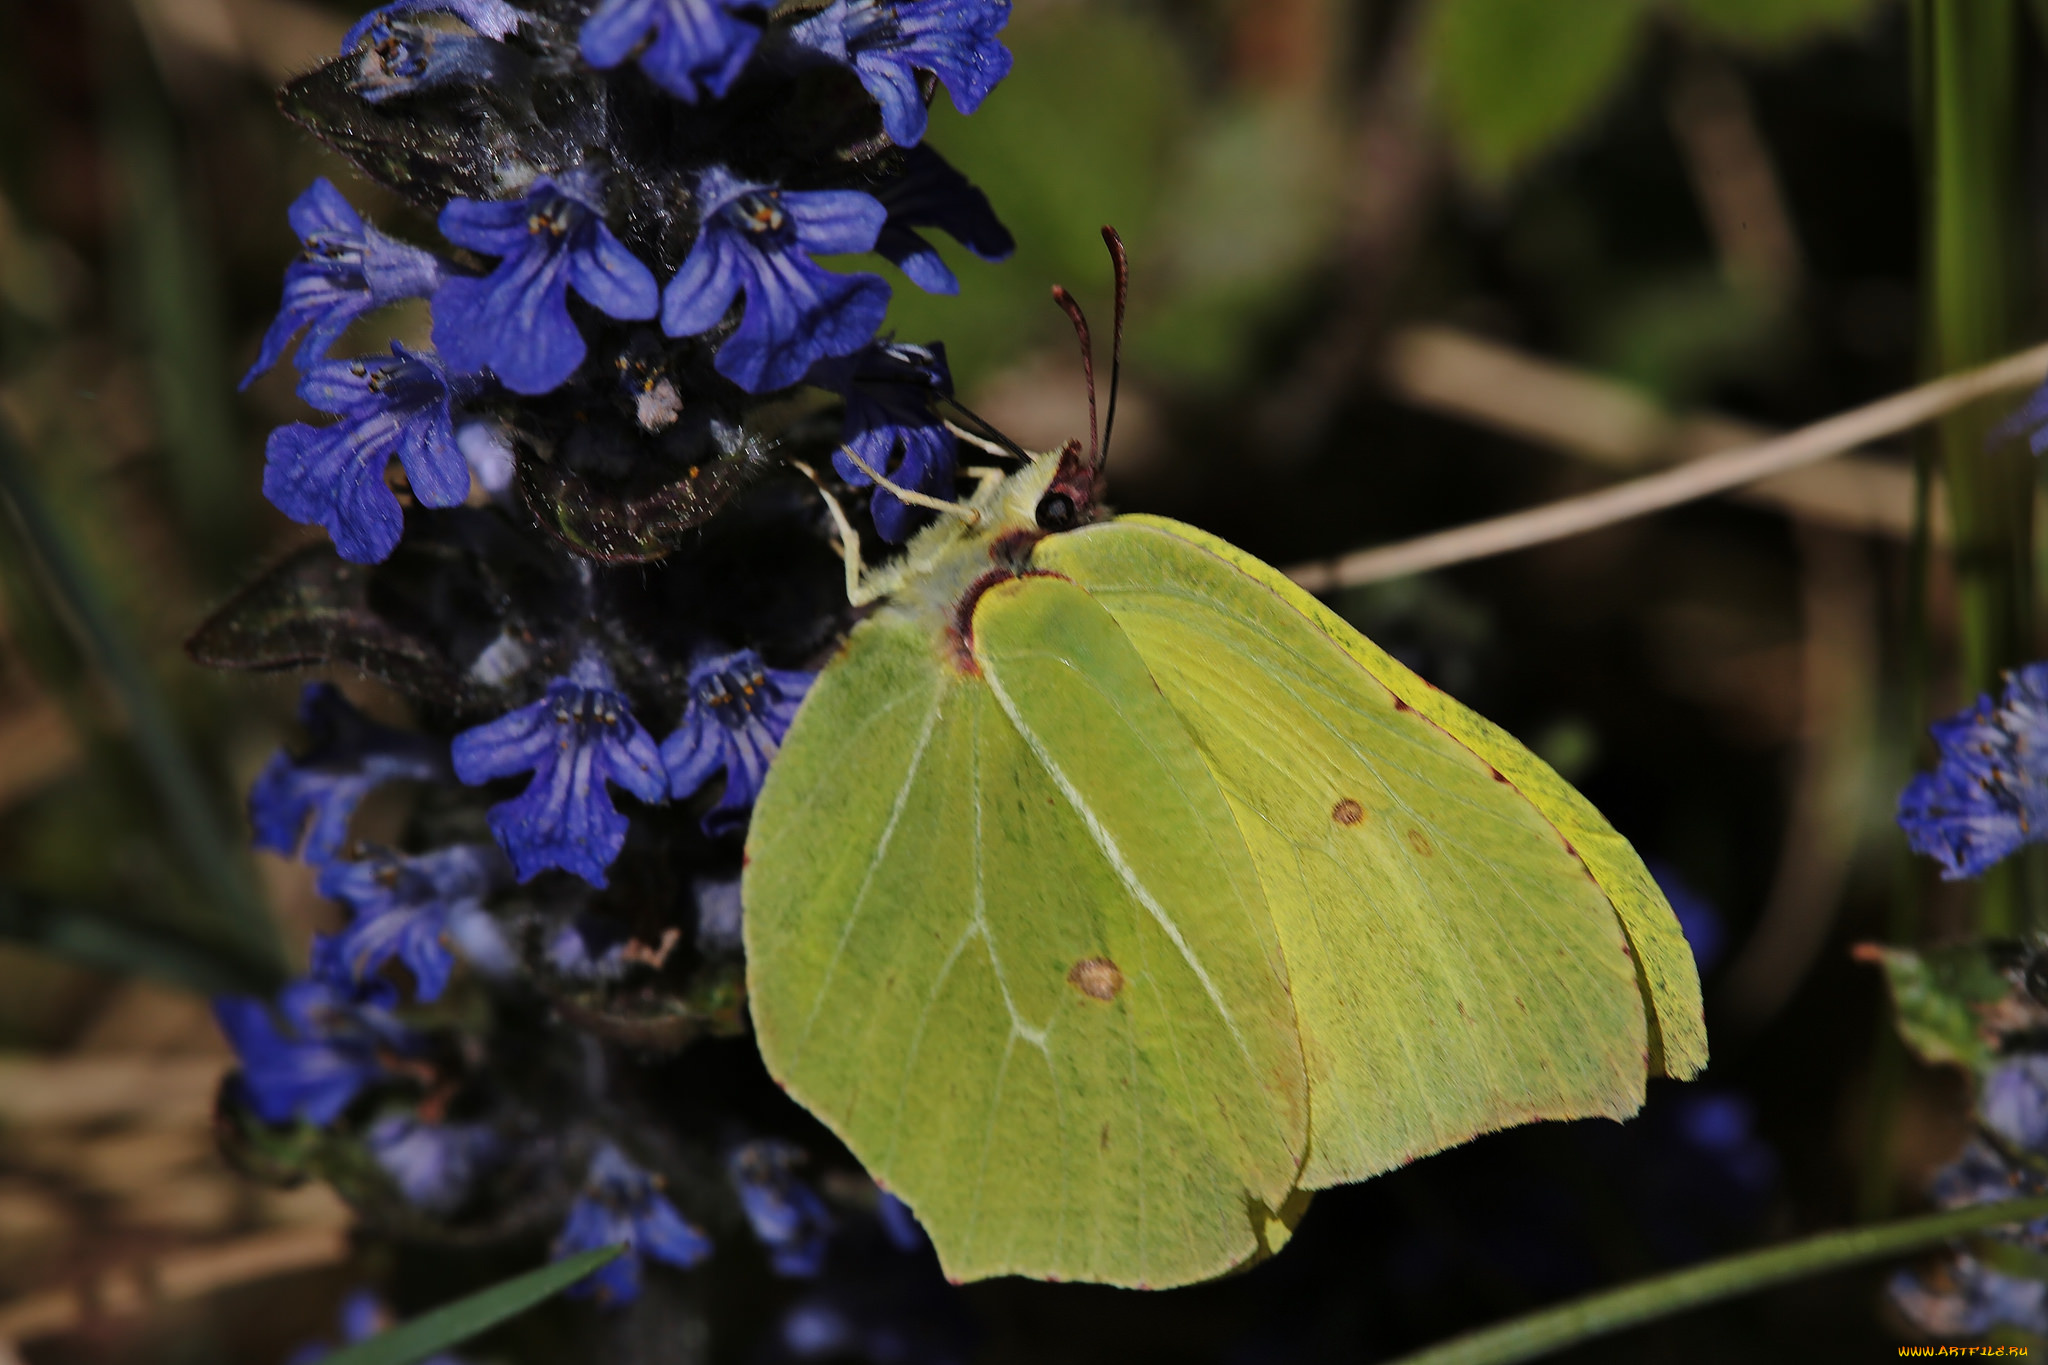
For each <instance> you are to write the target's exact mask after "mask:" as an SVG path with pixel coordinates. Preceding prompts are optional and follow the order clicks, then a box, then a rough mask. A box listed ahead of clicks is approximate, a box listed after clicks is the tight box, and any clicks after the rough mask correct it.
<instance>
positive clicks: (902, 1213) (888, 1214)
mask: <svg viewBox="0 0 2048 1365" xmlns="http://www.w3.org/2000/svg"><path fill="white" fill-rule="evenodd" d="M875 1217H876V1219H877V1220H879V1221H880V1223H881V1225H882V1235H883V1236H885V1237H887V1238H888V1239H889V1245H890V1246H893V1247H895V1248H896V1249H897V1250H898V1251H901V1252H905V1253H909V1252H913V1251H918V1250H921V1249H922V1248H923V1247H925V1246H926V1245H927V1244H928V1241H929V1239H927V1238H926V1237H925V1235H924V1228H923V1227H922V1226H921V1225H920V1224H919V1223H918V1221H917V1215H916V1214H914V1213H912V1212H911V1211H910V1205H908V1204H906V1203H904V1202H903V1201H902V1200H901V1199H898V1198H897V1197H896V1196H895V1195H894V1194H892V1193H890V1192H889V1191H888V1190H883V1191H881V1197H880V1198H879V1199H878V1200H876V1201H875Z"/></svg>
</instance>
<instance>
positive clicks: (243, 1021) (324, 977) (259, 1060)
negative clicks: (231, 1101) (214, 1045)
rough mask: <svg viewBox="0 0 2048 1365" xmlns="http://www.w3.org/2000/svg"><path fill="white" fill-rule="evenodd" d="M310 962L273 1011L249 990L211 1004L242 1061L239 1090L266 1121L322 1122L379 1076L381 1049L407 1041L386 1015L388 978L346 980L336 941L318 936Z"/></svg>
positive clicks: (381, 1076) (391, 995) (329, 1120)
mask: <svg viewBox="0 0 2048 1365" xmlns="http://www.w3.org/2000/svg"><path fill="white" fill-rule="evenodd" d="M313 967H314V970H313V974H312V975H311V976H308V977H305V978H303V979H301V980H298V981H294V982H292V983H291V984H289V985H287V986H286V987H285V988H284V989H283V990H282V991H280V992H278V998H277V1007H276V1009H274V1010H273V1009H272V1008H271V1006H270V1005H269V1004H268V1003H267V1002H265V1001H262V1000H256V999H252V998H250V997H247V996H225V997H222V998H221V999H219V1000H216V1001H215V1002H214V1005H213V1012H214V1017H215V1019H216V1020H218V1021H219V1023H220V1029H221V1032H222V1033H224V1034H226V1035H227V1038H228V1041H229V1042H230V1043H231V1044H233V1046H234V1049H235V1056H236V1057H237V1058H238V1059H239V1060H240V1061H241V1064H242V1070H241V1089H242V1093H243V1094H244V1095H246V1096H247V1098H248V1102H249V1107H250V1108H252V1109H254V1110H255V1111H256V1112H257V1114H259V1115H261V1116H262V1118H263V1119H264V1121H265V1122H268V1123H289V1122H292V1121H293V1120H295V1119H300V1120H304V1121H305V1122H307V1123H311V1124H314V1125H315V1126H318V1127H325V1126H326V1125H327V1124H330V1123H332V1122H334V1120H335V1119H336V1118H338V1117H339V1116H340V1114H341V1111H342V1110H344V1109H346V1108H348V1106H349V1104H350V1102H351V1101H353V1100H354V1099H355V1097H356V1096H357V1095H359V1094H361V1093H362V1092H363V1091H364V1090H365V1089H367V1088H368V1087H369V1086H372V1085H374V1084H376V1083H377V1082H378V1081H380V1080H382V1079H384V1077H385V1075H386V1074H387V1073H386V1068H385V1065H384V1062H383V1060H382V1054H383V1053H385V1052H386V1051H405V1050H407V1049H408V1048H409V1047H410V1046H411V1044H412V1039H411V1035H410V1034H409V1033H408V1032H407V1031H406V1030H405V1028H404V1027H403V1026H402V1025H400V1024H399V1023H398V1021H397V1020H396V1019H394V1018H393V1017H392V1016H391V1014H390V1007H391V1005H392V1004H393V1003H394V1001H395V999H396V997H395V994H394V993H393V991H392V990H391V987H390V985H389V984H388V983H386V982H381V981H373V982H369V983H357V982H354V981H352V980H349V979H348V978H347V977H346V976H345V974H344V972H343V970H342V969H340V966H339V962H338V959H337V957H336V955H335V953H334V949H333V940H331V939H316V940H315V942H314V959H313Z"/></svg>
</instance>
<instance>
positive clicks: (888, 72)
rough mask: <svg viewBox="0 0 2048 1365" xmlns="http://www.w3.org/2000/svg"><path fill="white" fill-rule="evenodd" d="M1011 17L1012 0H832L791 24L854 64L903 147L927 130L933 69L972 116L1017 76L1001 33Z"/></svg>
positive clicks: (803, 37)
mask: <svg viewBox="0 0 2048 1365" xmlns="http://www.w3.org/2000/svg"><path fill="white" fill-rule="evenodd" d="M1009 20H1010V0H894V2H893V3H892V0H833V3H832V4H830V5H828V6H827V7H826V8H824V9H823V10H820V11H819V12H818V13H817V14H816V15H815V16H813V17H812V18H810V19H806V20H805V21H804V22H803V23H801V24H798V25H797V26H796V28H795V29H794V30H792V32H791V34H790V36H791V37H792V38H793V39H795V40H796V41H797V42H799V43H802V44H804V45H806V46H808V47H812V48H815V49H817V50H818V51H820V52H822V53H824V54H825V55H826V56H828V57H831V58H832V59H833V60H835V61H841V62H845V63H847V64H848V65H850V66H852V67H853V69H854V73H855V74H856V75H858V76H859V77H860V83H861V84H862V85H864V86H866V87H867V88H868V93H869V94H870V95H873V96H874V97H875V101H876V102H877V103H878V104H880V105H881V106H882V128H883V130H884V131H885V132H887V133H888V134H889V137H890V140H891V141H893V142H895V143H896V144H897V145H898V146H901V147H908V146H911V145H912V144H914V143H915V142H917V141H918V140H919V139H920V138H922V137H923V136H924V128H925V119H926V114H925V107H924V91H923V89H922V88H921V87H920V86H919V85H918V80H917V73H918V72H919V71H929V72H931V73H932V74H933V75H935V76H937V77H938V78H939V84H941V85H943V86H945V87H946V93H947V94H949V95H951V96H952V97H953V107H954V108H956V109H958V110H959V111H960V112H961V113H963V114H971V113H973V112H974V111H975V110H976V109H978V108H980V107H981V102H982V100H984V99H986V98H987V97H988V92H989V91H991V90H993V89H995V88H996V82H998V81H1000V80H1001V79H1002V78H1003V77H1005V76H1007V75H1009V74H1010V50H1009V49H1008V48H1006V47H1004V46H1003V45H1002V43H1001V42H999V41H997V39H996V34H997V33H999V32H1001V31H1002V27H1003V25H1004V24H1006V23H1008V22H1009Z"/></svg>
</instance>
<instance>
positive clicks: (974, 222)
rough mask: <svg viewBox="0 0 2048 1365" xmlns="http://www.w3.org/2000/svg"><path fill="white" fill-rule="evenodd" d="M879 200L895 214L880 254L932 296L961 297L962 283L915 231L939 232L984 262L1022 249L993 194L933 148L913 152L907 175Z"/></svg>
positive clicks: (886, 189) (885, 231)
mask: <svg viewBox="0 0 2048 1365" xmlns="http://www.w3.org/2000/svg"><path fill="white" fill-rule="evenodd" d="M875 197H876V198H878V199H880V200H881V201H882V207H883V208H885V209H887V210H888V211H889V220H888V222H886V223H884V224H883V225H882V232H881V235H880V236H879V237H877V238H876V239H875V250H876V251H877V252H878V253H880V254H881V255H882V256H883V257H884V258H885V259H886V260H888V261H890V262H892V263H893V264H894V265H895V266H896V268H897V269H899V270H901V271H902V272H903V273H904V274H906V275H908V276H909V277H910V282H911V283H912V284H914V285H916V286H917V287H918V288H920V289H922V290H924V291H925V292H926V293H928V294H957V293H959V292H960V280H959V278H958V277H957V276H955V275H954V274H953V271H952V269H951V268H950V267H948V266H947V264H946V263H945V261H944V260H942V259H940V257H939V253H938V252H937V250H935V249H934V248H933V246H932V244H931V243H930V242H927V241H926V240H925V239H924V238H923V237H920V236H919V235H918V234H917V233H916V232H915V231H913V229H915V228H921V227H935V228H938V229H940V230H941V231H943V232H945V233H947V234H948V235H950V236H951V237H952V238H953V239H954V240H955V241H957V242H959V243H960V245H962V246H964V247H966V248H967V249H968V250H969V251H971V252H973V253H974V254H975V255H976V256H979V257H980V258H981V259H982V260H984V261H1001V260H1007V259H1008V258H1009V256H1010V253H1011V252H1013V251H1015V250H1016V249H1017V240H1016V238H1014V237H1012V236H1010V230H1009V229H1008V228H1006V227H1004V226H1003V224H1002V221H1001V220H1000V219H998V218H997V217H996V211H995V210H994V209H993V208H991V207H989V202H988V196H987V195H985V194H983V193H982V192H981V191H980V190H979V189H977V188H975V186H974V184H973V183H972V182H971V181H969V180H968V178H967V177H966V176H964V175H962V174H960V172H958V171H956V170H954V169H953V167H952V166H951V165H949V164H948V163H947V161H946V159H945V158H944V157H942V156H940V155H939V154H938V153H937V152H935V151H933V150H932V149H931V148H929V147H926V146H922V145H920V146H917V147H913V148H911V149H910V151H909V152H908V153H906V154H905V157H904V162H903V173H902V174H901V175H899V176H897V177H896V178H895V179H894V180H891V181H889V182H888V183H887V184H885V185H883V186H881V187H880V188H879V189H877V190H876V191H875Z"/></svg>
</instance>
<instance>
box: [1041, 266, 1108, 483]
mask: <svg viewBox="0 0 2048 1365" xmlns="http://www.w3.org/2000/svg"><path fill="white" fill-rule="evenodd" d="M1052 299H1053V302H1054V303H1057V304H1058V305H1059V306H1060V309H1061V311H1062V312H1064V313H1065V314H1066V315H1067V321H1069V322H1071V323H1073V324H1074V335H1075V336H1077V337H1079V338H1081V377H1082V378H1083V379H1085V380H1087V381H1088V466H1089V468H1091V469H1092V468H1094V467H1095V464H1096V461H1097V460H1098V458H1099V457H1100V453H1101V449H1102V447H1101V444H1100V443H1099V442H1098V441H1097V440H1096V427H1095V347H1094V345H1093V344H1092V343H1091V342H1090V341H1089V340H1088V319H1087V318H1085V317H1083V316H1082V315H1081V305H1080V304H1079V303H1078V302H1076V301H1075V298H1074V296H1073V295H1072V294H1069V293H1068V292H1067V291H1066V289H1065V288H1063V287H1062V286H1060V285H1057V284H1056V285H1054V286H1053V287H1052Z"/></svg>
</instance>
